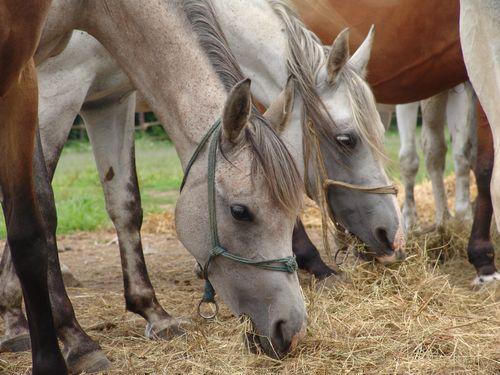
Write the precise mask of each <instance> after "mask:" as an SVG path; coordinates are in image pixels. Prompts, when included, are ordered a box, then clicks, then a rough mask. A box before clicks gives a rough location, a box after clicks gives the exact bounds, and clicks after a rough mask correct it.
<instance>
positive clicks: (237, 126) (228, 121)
mask: <svg viewBox="0 0 500 375" xmlns="http://www.w3.org/2000/svg"><path fill="white" fill-rule="evenodd" d="M250 83H251V81H250V79H248V78H247V79H245V80H243V81H241V82H238V83H237V84H236V85H235V86H234V87H233V89H232V90H231V92H230V93H229V96H228V98H227V100H226V104H225V106H224V112H223V114H222V129H223V136H224V137H225V138H226V139H227V140H228V141H229V142H231V143H237V142H238V140H239V137H240V135H241V134H242V130H243V129H244V128H245V126H246V124H247V123H248V120H249V119H250V111H251V108H252V94H251V92H250Z"/></svg>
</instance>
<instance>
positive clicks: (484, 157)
mask: <svg viewBox="0 0 500 375" xmlns="http://www.w3.org/2000/svg"><path fill="white" fill-rule="evenodd" d="M477 146H478V147H477V150H478V153H477V162H476V164H475V166H474V174H475V176H476V182H477V192H478V195H477V200H476V208H475V210H474V222H473V224H472V231H471V235H470V238H469V244H468V246H467V255H468V257H469V262H470V263H471V264H472V265H473V266H474V268H475V269H476V272H477V277H476V278H475V279H474V282H473V284H476V285H478V284H483V283H485V282H488V281H492V280H495V279H496V280H500V274H499V273H498V272H497V269H496V266H495V249H494V247H493V243H492V242H491V237H490V230H491V217H492V215H493V206H492V203H491V195H490V182H491V174H492V171H493V155H494V151H493V138H492V134H491V129H490V125H489V124H488V119H487V118H486V115H485V114H484V112H483V110H482V108H481V106H480V105H479V104H478V111H477Z"/></svg>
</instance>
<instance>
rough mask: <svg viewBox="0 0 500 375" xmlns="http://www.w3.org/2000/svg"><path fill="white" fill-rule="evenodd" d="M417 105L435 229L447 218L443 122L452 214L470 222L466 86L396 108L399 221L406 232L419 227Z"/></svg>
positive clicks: (470, 117)
mask: <svg viewBox="0 0 500 375" xmlns="http://www.w3.org/2000/svg"><path fill="white" fill-rule="evenodd" d="M419 106H420V107H421V109H422V149H423V153H424V157H425V164H426V168H427V173H428V174H429V177H430V180H431V183H432V191H433V193H434V202H435V204H436V224H437V225H438V226H441V225H443V224H444V222H445V221H446V219H448V218H449V217H450V216H451V215H450V213H449V210H448V204H447V197H446V191H445V188H444V183H443V177H444V169H445V163H446V160H445V159H446V149H447V147H446V140H445V134H444V125H445V122H446V124H447V125H448V128H449V130H450V134H451V144H452V155H453V162H454V167H455V176H456V181H455V187H456V191H455V215H456V216H457V217H461V218H466V219H470V218H471V214H472V211H471V204H470V192H469V191H470V170H471V166H472V160H471V158H472V155H473V154H474V152H473V148H474V135H475V133H474V128H475V127H474V119H475V116H474V114H475V111H474V109H475V105H474V95H473V91H472V88H471V87H470V85H469V84H468V83H464V84H460V85H458V86H457V87H455V88H453V89H451V90H447V91H445V92H442V93H440V94H438V95H435V96H433V97H432V98H429V99H426V100H422V101H421V102H416V103H408V104H401V105H397V106H396V116H397V124H398V129H399V136H400V139H401V147H400V150H399V165H400V167H401V176H402V179H403V184H404V187H405V200H404V203H403V220H404V224H405V229H406V230H411V229H412V228H414V227H415V225H416V222H417V212H416V206H415V197H414V193H413V191H414V187H415V176H416V174H417V172H418V167H419V157H418V154H417V142H416V124H417V112H418V108H419ZM445 119H446V121H445Z"/></svg>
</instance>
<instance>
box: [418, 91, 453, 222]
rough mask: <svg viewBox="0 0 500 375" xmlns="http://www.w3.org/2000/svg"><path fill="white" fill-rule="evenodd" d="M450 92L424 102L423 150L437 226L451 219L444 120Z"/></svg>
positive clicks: (422, 105) (422, 103) (422, 104)
mask: <svg viewBox="0 0 500 375" xmlns="http://www.w3.org/2000/svg"><path fill="white" fill-rule="evenodd" d="M447 99H448V92H447V91H445V92H442V93H440V94H437V95H435V96H433V97H432V98H429V99H426V100H422V102H421V107H422V148H423V150H424V155H425V165H426V167H427V173H429V177H430V179H431V182H432V192H433V194H434V201H435V203H436V224H437V226H438V227H441V226H443V225H444V223H445V221H446V220H447V219H449V218H450V212H449V211H448V203H447V199H446V190H445V187H444V168H445V164H446V141H445V137H444V120H445V112H446V103H447Z"/></svg>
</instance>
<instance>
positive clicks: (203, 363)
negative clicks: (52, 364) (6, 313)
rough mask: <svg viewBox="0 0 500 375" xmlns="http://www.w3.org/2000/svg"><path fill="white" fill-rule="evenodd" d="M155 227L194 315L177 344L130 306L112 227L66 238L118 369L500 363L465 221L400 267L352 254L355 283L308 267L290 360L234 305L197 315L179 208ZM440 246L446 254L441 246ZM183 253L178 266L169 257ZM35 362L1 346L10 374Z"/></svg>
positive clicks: (316, 234) (491, 368)
mask: <svg viewBox="0 0 500 375" xmlns="http://www.w3.org/2000/svg"><path fill="white" fill-rule="evenodd" d="M420 188H422V189H424V187H419V189H420ZM419 194H421V193H420V192H419V193H418V194H417V197H420V195H419ZM419 199H420V198H419ZM420 200H421V199H420ZM420 204H421V205H422V204H423V205H425V206H427V207H431V206H432V205H433V204H432V203H431V202H429V201H426V202H423V203H420ZM420 212H424V210H422V209H421V210H420ZM162 218H163V219H162ZM317 219H318V217H317V216H316V215H315V214H314V207H312V206H309V207H308V208H307V210H306V213H305V215H304V221H305V223H306V225H307V226H308V231H309V232H310V233H311V234H312V237H313V239H314V241H315V242H316V243H317V244H320V243H321V241H320V231H319V228H317V224H316V223H317V222H316V220H317ZM145 229H146V231H145V232H146V234H145V235H144V243H145V248H146V257H147V261H148V266H149V268H150V270H151V276H152V279H153V282H154V283H155V285H156V287H157V293H158V297H159V300H160V302H161V303H162V305H163V306H165V307H166V308H167V309H168V311H169V312H170V313H172V314H173V315H175V316H183V315H184V316H185V315H188V317H189V318H191V319H192V320H193V325H192V327H191V328H190V330H189V332H188V334H187V335H186V336H185V337H182V338H177V339H175V340H173V341H170V342H151V341H148V340H146V339H144V337H143V330H144V322H143V321H142V319H141V318H139V317H137V316H135V315H133V314H130V313H125V312H124V307H123V306H124V303H123V298H122V295H121V294H122V292H121V280H120V276H119V275H120V271H119V261H118V257H117V254H116V251H112V250H110V249H108V248H109V247H110V246H111V245H109V239H110V238H112V237H113V233H111V232H106V233H90V234H82V235H80V236H69V237H67V238H63V239H62V242H63V244H64V243H71V244H72V247H73V248H74V250H73V251H70V252H65V253H62V254H61V257H62V258H63V261H65V262H66V263H67V264H68V265H69V267H70V268H71V269H72V270H73V271H74V272H75V273H77V275H76V276H77V277H78V278H79V279H81V280H82V282H83V284H84V286H85V287H84V288H82V289H70V294H71V296H72V301H73V302H74V304H75V309H76V311H77V315H78V318H79V320H80V322H81V323H82V325H83V326H84V327H88V328H89V333H90V335H91V336H92V337H93V338H95V339H96V340H98V341H99V342H100V343H101V345H102V347H103V349H104V351H105V352H106V354H107V355H108V357H109V358H110V359H111V360H112V361H113V369H112V371H110V372H109V374H167V373H168V374H186V373H191V374H254V373H255V374H262V373H264V374H271V373H282V374H305V373H307V374H330V373H341V374H345V373H365V374H450V373H460V374H498V373H499V372H500V349H499V348H500V306H499V303H498V301H499V298H498V287H497V288H496V289H495V287H490V288H484V289H482V290H480V291H472V290H471V288H470V286H469V282H470V281H471V280H472V278H473V276H474V272H473V269H472V267H471V266H470V265H468V264H467V261H466V259H465V257H464V243H465V242H464V241H465V240H466V237H467V233H466V231H465V232H464V229H463V228H461V229H460V230H457V229H456V228H454V227H452V226H450V228H449V229H447V232H446V233H448V237H447V238H445V239H444V240H442V241H444V242H445V243H444V245H443V243H441V244H439V243H438V244H437V245H439V246H436V243H433V242H432V238H434V237H436V236H437V235H436V234H435V233H430V234H426V235H423V236H419V237H415V238H413V239H410V241H409V249H408V253H409V255H410V256H409V259H408V260H407V261H406V262H404V263H403V264H401V265H400V266H399V267H391V268H386V267H382V266H380V265H377V264H372V263H365V262H362V261H360V260H357V259H354V258H353V257H350V258H349V259H348V262H346V263H345V264H344V265H343V266H342V269H343V270H344V271H345V273H346V274H347V280H348V281H347V282H346V283H343V284H337V285H335V286H333V287H331V286H330V287H327V286H326V285H325V284H324V285H316V284H315V283H314V281H313V280H312V279H311V278H310V276H309V275H305V274H303V273H301V274H300V278H301V285H302V287H303V291H304V296H305V299H306V301H307V306H308V312H309V319H308V322H309V323H308V324H309V325H308V331H307V337H306V339H305V340H304V341H303V342H302V343H301V344H300V345H299V347H298V348H297V349H296V351H295V352H294V353H292V354H291V355H290V356H289V357H288V358H286V359H285V360H283V361H275V360H272V359H270V358H268V357H266V356H263V355H253V354H250V353H249V352H248V350H247V348H246V347H245V344H244V343H243V340H242V337H243V335H244V333H245V331H246V329H247V328H248V325H247V324H246V323H245V322H241V321H240V320H238V319H237V318H235V317H233V316H232V315H231V314H230V312H229V311H228V309H227V308H226V307H225V306H222V310H221V313H220V315H219V317H218V318H217V319H216V320H215V321H213V322H204V321H201V320H200V319H199V318H197V317H196V313H195V309H196V304H197V302H198V300H199V297H200V293H201V290H202V282H201V281H200V280H196V279H195V278H194V276H193V273H192V266H193V261H192V259H191V258H190V256H189V255H187V254H186V252H185V251H184V250H183V249H182V247H181V246H180V244H178V242H177V241H176V240H175V239H173V238H172V237H170V236H171V235H172V233H173V221H172V216H171V214H165V215H155V216H152V217H149V218H148V219H147V220H146V223H145ZM446 233H445V234H446ZM433 236H434V237H433ZM96 239H97V240H96ZM113 247H116V245H113ZM163 248H166V249H168V251H163ZM113 250H116V249H113ZM439 252H441V253H443V252H444V253H446V254H447V255H446V256H445V257H443V256H436V253H439ZM82 257H84V259H85V262H82ZM173 261H175V267H174V266H171V265H169V264H172V262H173ZM85 263H88V264H85ZM28 366H29V356H28V355H27V354H26V353H25V354H1V355H0V373H2V374H20V373H24V372H25V371H26V370H27V369H28Z"/></svg>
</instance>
